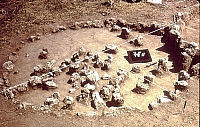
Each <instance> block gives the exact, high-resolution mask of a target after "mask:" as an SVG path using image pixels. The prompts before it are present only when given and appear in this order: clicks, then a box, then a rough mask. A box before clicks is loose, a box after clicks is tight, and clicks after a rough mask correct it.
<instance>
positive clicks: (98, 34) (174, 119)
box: [0, 1, 199, 127]
mask: <svg viewBox="0 0 200 127" xmlns="http://www.w3.org/2000/svg"><path fill="white" fill-rule="evenodd" d="M30 3H31V2H30ZM36 3H37V1H36ZM34 4H35V3H34ZM167 4H168V6H167V7H166V6H158V7H157V6H154V5H149V4H144V3H126V2H121V6H120V5H116V7H114V8H113V9H110V8H108V9H106V8H105V7H102V8H98V9H99V10H98V11H94V10H95V9H97V7H98V6H97V4H94V3H92V2H91V3H88V4H84V5H85V6H84V7H83V8H84V9H85V10H87V12H90V11H89V10H90V9H91V10H92V11H91V12H90V13H89V14H88V13H82V14H81V15H80V14H77V17H76V16H74V17H72V18H71V19H70V20H72V21H82V20H88V19H101V18H102V19H104V18H107V17H118V18H119V17H122V18H124V19H126V20H128V21H135V20H138V21H143V22H148V21H155V20H156V21H158V22H159V21H160V22H168V21H170V20H171V17H172V15H173V14H174V13H175V12H177V11H178V10H181V9H184V8H183V5H185V4H180V6H179V4H174V3H173V2H170V1H169V2H168V3H167ZM191 4H193V3H192V2H191V1H190V2H187V5H188V6H189V5H191ZM78 5H79V4H78ZM91 5H93V6H91ZM95 5H96V6H95ZM79 6H80V5H79ZM87 7H90V8H87ZM95 7H96V8H95ZM83 8H81V9H83ZM33 10H34V9H33ZM75 10H77V8H75ZM138 10H140V13H138ZM102 11H108V12H110V13H109V15H108V16H105V17H104V16H102V15H101V14H100V13H101V12H102ZM79 12H80V10H79ZM156 12H157V13H156ZM91 13H93V14H91ZM74 14H75V13H74ZM90 14H91V15H90ZM63 16H64V15H63ZM148 16H149V18H147V17H148ZM78 17H79V18H78ZM76 18H77V19H76ZM52 19H53V20H55V19H56V21H54V22H55V23H54V24H65V25H66V26H67V24H70V21H66V20H67V18H66V19H65V18H63V19H62V20H60V21H58V19H57V17H53V18H52ZM14 20H16V19H14ZM14 20H12V21H13V22H14ZM15 23H16V22H15ZM18 25H19V24H18ZM41 26H42V27H41ZM35 29H37V30H36V31H35V32H40V33H42V34H44V35H43V36H42V37H41V40H39V41H36V42H34V43H27V44H26V45H22V44H19V43H18V42H20V40H25V39H24V38H23V36H24V37H27V35H29V34H32V33H33V32H32V31H29V32H27V34H23V32H22V33H21V34H19V35H16V34H14V33H12V34H13V36H11V37H7V36H5V35H3V36H4V37H6V38H9V44H5V43H1V44H2V45H1V46H2V50H1V51H0V55H1V60H0V61H1V63H3V62H4V61H5V59H6V58H7V56H8V55H7V54H8V53H9V52H10V51H14V50H15V49H16V47H21V49H20V51H18V52H17V54H18V56H19V58H18V60H17V61H16V62H15V68H14V70H13V72H15V71H19V73H18V74H13V73H11V74H10V75H9V79H10V82H11V86H13V85H16V84H18V83H21V82H24V81H27V80H28V79H29V77H30V73H31V72H33V67H34V66H35V65H37V64H38V63H42V64H45V63H46V62H47V61H49V60H52V59H55V60H56V61H57V62H56V63H57V64H58V63H60V62H61V61H62V60H63V59H65V58H70V56H71V54H72V53H73V52H74V51H76V50H77V49H79V48H80V47H81V46H83V47H84V48H86V49H87V50H91V51H92V52H94V53H97V52H99V51H101V50H102V49H103V48H104V47H105V45H107V44H120V43H123V42H124V41H125V40H123V39H121V38H119V37H117V35H119V34H120V33H112V32H109V31H108V30H107V29H103V28H102V29H81V30H76V31H74V30H69V29H68V30H66V31H63V32H59V33H56V34H50V33H49V31H50V26H49V25H47V24H41V25H37V26H36V27H35ZM41 29H43V31H42V30H41ZM19 30H23V29H19ZM31 30H32V29H31ZM33 31H34V30H33ZM131 34H132V36H133V37H137V35H138V34H139V33H138V32H133V31H132V32H131ZM140 34H141V33H140ZM182 36H183V38H184V39H185V40H187V41H195V42H197V43H199V16H198V15H197V17H194V18H193V19H192V20H190V21H189V23H188V24H187V26H186V28H185V30H184V31H183V33H182ZM160 39H161V37H159V36H155V35H148V36H146V37H145V38H144V44H145V45H144V46H143V47H140V48H136V47H134V46H132V45H130V44H125V45H122V46H121V47H119V52H118V54H116V55H113V56H114V61H113V63H112V64H111V66H112V67H111V70H110V71H109V72H108V73H109V74H110V75H113V76H114V75H116V71H117V70H118V69H119V68H124V69H126V70H131V67H132V65H130V64H128V62H127V61H126V59H124V56H126V55H127V52H126V51H128V50H133V49H144V48H145V49H146V48H147V49H149V51H150V54H151V56H152V59H153V61H155V62H156V61H158V59H159V58H167V59H168V56H169V54H168V53H167V52H164V51H161V50H159V49H160V48H161V47H162V46H163V44H162V43H161V40H160ZM42 48H47V49H48V50H49V57H48V59H47V60H40V59H38V55H39V52H40V50H41V49H42ZM27 53H28V54H29V57H25V56H26V54H27ZM101 55H102V57H103V58H105V57H106V55H107V54H105V53H103V54H101ZM137 65H139V66H140V67H141V68H142V72H141V74H132V73H129V75H130V78H129V79H128V80H127V81H125V83H124V84H123V85H122V87H121V93H122V94H123V97H124V99H125V104H124V105H125V106H132V107H136V108H138V109H139V110H137V109H135V110H133V111H130V112H128V113H125V114H121V115H117V116H113V117H107V116H93V117H86V116H85V117H81V116H74V115H71V113H70V112H69V113H67V114H66V115H64V116H63V117H57V116H55V114H56V113H55V114H42V113H40V112H36V111H32V110H26V111H20V110H16V105H14V104H11V102H9V101H7V100H5V99H4V98H3V97H2V96H1V97H0V100H1V101H0V126H6V127H12V126H16V127H17V126H19V127H21V126H30V127H35V126H41V127H42V126H102V127H109V126H119V127H121V126H133V127H163V126H167V127H182V126H184V127H197V126H199V79H195V78H192V79H191V80H190V81H189V84H190V86H189V90H188V91H186V92H183V93H180V96H181V97H183V98H184V99H186V100H188V103H187V107H186V109H185V110H183V104H184V102H183V101H181V100H179V99H178V100H176V101H173V102H170V103H166V104H162V105H161V106H159V107H158V108H157V109H155V110H153V111H148V108H147V106H148V104H149V103H150V102H152V101H154V100H156V97H157V96H158V95H160V94H161V93H162V91H161V89H160V88H159V87H157V86H153V87H152V88H151V89H150V91H149V92H148V93H147V94H145V95H138V94H136V93H134V92H132V91H131V90H132V89H133V88H135V85H136V83H137V82H138V81H141V80H142V79H143V76H144V75H146V74H150V73H151V72H150V71H151V70H153V69H155V67H156V66H152V67H150V68H144V66H145V65H146V64H137ZM168 67H169V69H170V70H173V67H172V61H169V62H168ZM96 70H97V71H98V72H99V74H100V76H101V75H103V74H104V72H103V71H100V70H98V69H96ZM68 79H69V76H67V75H66V74H64V73H63V74H61V75H60V76H58V77H56V83H57V85H58V88H57V89H55V90H50V91H46V90H42V89H36V90H31V91H29V92H26V93H25V94H21V95H19V96H18V97H17V99H20V100H22V101H26V102H30V103H33V104H35V105H38V106H40V105H41V104H43V102H44V100H45V99H46V98H47V97H49V96H50V95H51V94H52V93H53V92H55V91H56V92H57V91H58V92H60V94H61V97H64V96H66V95H70V94H69V93H68V90H69V88H70V87H71V86H70V85H69V84H67V81H68ZM176 80H177V73H174V72H173V71H171V72H169V74H167V75H165V76H164V77H162V78H158V77H154V81H155V82H156V83H158V84H160V86H162V87H163V88H166V89H168V90H172V91H173V89H174V87H173V82H174V81H176ZM105 83H106V82H99V84H100V86H102V85H104V84H105ZM100 88H101V87H100ZM78 92H79V91H77V93H78ZM77 93H75V94H74V95H73V96H75V95H77ZM91 110H93V111H95V110H94V109H93V108H91V107H90V106H85V105H81V104H77V105H75V107H74V111H75V112H84V111H91Z"/></svg>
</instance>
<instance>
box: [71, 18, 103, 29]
mask: <svg viewBox="0 0 200 127" xmlns="http://www.w3.org/2000/svg"><path fill="white" fill-rule="evenodd" d="M103 26H104V24H103V22H102V21H101V20H93V21H81V22H75V23H74V24H73V25H72V26H71V27H70V28H71V29H74V30H78V29H81V28H102V27H103Z"/></svg>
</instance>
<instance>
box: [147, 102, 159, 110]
mask: <svg viewBox="0 0 200 127" xmlns="http://www.w3.org/2000/svg"><path fill="white" fill-rule="evenodd" d="M158 106H159V103H157V102H151V103H150V104H149V105H148V109H149V110H153V109H155V108H156V107H158Z"/></svg>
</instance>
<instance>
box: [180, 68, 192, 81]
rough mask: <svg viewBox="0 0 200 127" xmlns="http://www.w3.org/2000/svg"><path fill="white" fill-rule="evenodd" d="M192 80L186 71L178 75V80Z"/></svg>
mask: <svg viewBox="0 0 200 127" xmlns="http://www.w3.org/2000/svg"><path fill="white" fill-rule="evenodd" d="M189 79H190V75H189V74H188V73H187V72H186V71H184V70H181V71H180V72H179V73H178V80H179V81H181V80H185V81H187V80H189Z"/></svg>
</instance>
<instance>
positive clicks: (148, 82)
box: [133, 74, 153, 94]
mask: <svg viewBox="0 0 200 127" xmlns="http://www.w3.org/2000/svg"><path fill="white" fill-rule="evenodd" d="M152 83H153V76H152V75H150V74H149V75H145V76H144V81H143V82H138V83H137V84H136V87H135V88H134V90H133V91H134V92H136V93H139V94H145V93H146V92H147V91H148V90H149V89H150V86H152Z"/></svg>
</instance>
